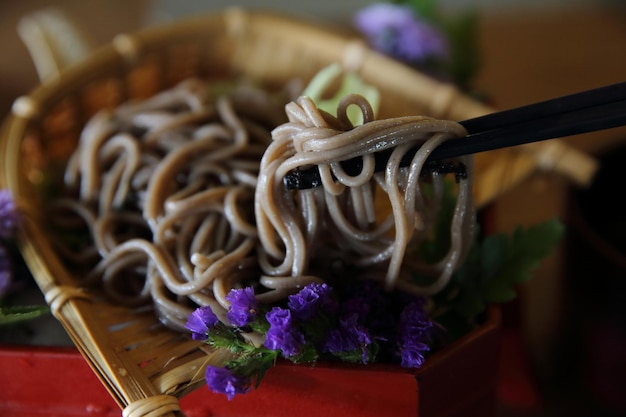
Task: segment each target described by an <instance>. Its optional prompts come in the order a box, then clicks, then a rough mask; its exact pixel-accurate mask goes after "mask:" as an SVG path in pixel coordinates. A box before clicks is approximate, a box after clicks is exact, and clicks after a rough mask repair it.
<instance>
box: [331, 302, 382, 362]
mask: <svg viewBox="0 0 626 417" xmlns="http://www.w3.org/2000/svg"><path fill="white" fill-rule="evenodd" d="M371 343H372V339H371V338H370V335H369V332H368V330H367V328H365V327H364V326H362V325H360V324H359V323H358V315H357V314H351V315H349V316H347V317H345V318H343V319H340V320H339V327H338V328H336V329H332V330H331V331H329V332H328V335H327V337H326V340H325V341H324V343H323V347H322V349H323V351H324V352H330V353H341V352H352V351H354V350H357V349H361V350H362V351H363V363H365V362H366V361H367V347H368V346H369V345H370V344H371Z"/></svg>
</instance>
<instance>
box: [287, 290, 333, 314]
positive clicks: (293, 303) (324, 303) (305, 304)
mask: <svg viewBox="0 0 626 417" xmlns="http://www.w3.org/2000/svg"><path fill="white" fill-rule="evenodd" d="M287 305H288V307H289V309H290V310H291V312H292V313H293V316H294V317H295V318H296V319H298V320H308V319H310V318H311V317H313V316H314V315H315V314H316V313H317V312H318V311H319V310H320V309H322V310H325V311H329V312H332V311H334V310H335V309H336V303H335V301H334V299H333V290H332V288H331V287H329V286H328V285H327V284H319V283H316V282H313V283H311V284H308V285H307V286H305V287H304V288H302V289H301V290H300V291H299V292H298V293H297V294H294V295H290V296H289V301H288V304H287Z"/></svg>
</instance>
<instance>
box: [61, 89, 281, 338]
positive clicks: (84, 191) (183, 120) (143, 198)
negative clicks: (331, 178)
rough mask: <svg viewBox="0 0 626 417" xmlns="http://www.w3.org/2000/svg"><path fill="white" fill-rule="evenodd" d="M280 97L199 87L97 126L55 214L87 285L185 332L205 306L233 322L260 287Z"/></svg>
mask: <svg viewBox="0 0 626 417" xmlns="http://www.w3.org/2000/svg"><path fill="white" fill-rule="evenodd" d="M280 97H281V95H280V94H273V95H270V94H269V93H268V92H266V91H263V90H260V89H255V88H252V87H249V86H248V87H241V86H240V87H238V88H236V89H234V90H233V91H231V92H230V93H229V94H228V95H221V96H219V97H216V96H215V95H214V94H211V88H210V86H209V84H207V83H206V82H203V81H200V80H196V79H192V80H187V81H185V82H183V83H181V84H180V85H178V86H176V87H175V88H172V89H170V90H166V91H164V92H162V93H160V94H159V95H157V96H155V97H153V98H151V99H148V100H146V101H142V102H137V103H128V104H125V105H122V106H120V107H119V108H116V109H114V110H113V111H101V112H100V113H98V114H96V115H94V117H92V118H91V119H90V120H89V122H88V123H87V125H86V126H85V128H84V130H83V131H82V133H81V137H80V140H79V144H78V146H77V148H76V150H75V151H74V152H73V154H72V156H71V158H70V160H69V162H68V165H67V169H66V173H65V188H66V191H67V192H65V193H63V198H60V199H58V200H56V201H55V202H54V203H53V206H52V207H53V216H52V218H53V220H54V222H55V230H57V231H60V232H61V234H60V239H58V240H57V241H56V243H57V244H58V245H59V246H60V251H61V253H62V254H63V255H64V256H65V258H66V259H67V260H68V263H69V265H71V267H72V268H73V269H74V270H75V271H76V275H77V276H82V277H84V278H83V282H82V284H84V285H85V286H92V285H101V286H102V288H103V289H104V292H105V294H107V295H108V296H109V297H111V298H112V299H113V300H114V301H116V302H119V303H124V304H127V305H141V304H145V303H146V302H150V300H151V301H152V302H153V303H154V306H155V309H156V311H157V313H158V315H159V317H160V319H161V321H162V322H164V323H165V324H166V325H168V326H170V327H173V328H177V329H183V326H184V324H185V321H186V319H187V316H188V315H189V313H190V312H191V311H192V309H193V308H195V306H197V305H211V306H212V307H213V309H214V311H216V312H220V311H224V307H225V306H227V304H228V303H227V302H226V301H225V300H224V296H225V294H226V293H227V292H228V291H229V290H230V288H231V287H232V286H233V285H237V283H238V282H242V281H248V280H250V279H258V278H257V277H258V272H257V262H256V258H255V256H254V251H255V247H256V242H257V240H258V236H257V230H256V228H255V226H254V216H253V210H252V206H253V197H254V188H255V185H256V181H257V175H258V168H259V160H260V159H261V156H262V154H263V152H264V151H265V149H266V148H267V146H268V144H269V143H270V141H271V129H272V128H273V127H275V126H277V125H279V124H281V123H283V122H284V121H286V118H285V113H284V110H283V106H284V103H285V101H286V100H287V99H286V98H285V99H282V100H279V98H280ZM85 232H86V233H87V235H88V236H87V237H85ZM77 236H83V238H80V239H78V240H79V242H78V245H79V247H78V248H77V242H76V240H77V239H76V237H77ZM68 238H69V239H71V241H70V240H68ZM63 242H65V244H64V243H63Z"/></svg>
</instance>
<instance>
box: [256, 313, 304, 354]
mask: <svg viewBox="0 0 626 417" xmlns="http://www.w3.org/2000/svg"><path fill="white" fill-rule="evenodd" d="M265 318H266V319H267V321H268V322H269V324H270V328H269V329H268V331H267V333H266V334H265V347H267V348H268V349H271V350H281V351H282V352H283V354H284V355H285V356H286V357H291V356H295V355H297V354H298V353H300V351H301V350H302V347H303V346H304V343H305V340H304V335H303V334H302V333H301V332H300V331H299V330H298V329H297V328H296V327H295V326H294V323H293V316H292V315H291V311H290V310H288V309H284V308H281V307H274V308H272V309H271V310H270V311H269V312H268V313H267V314H266V315H265Z"/></svg>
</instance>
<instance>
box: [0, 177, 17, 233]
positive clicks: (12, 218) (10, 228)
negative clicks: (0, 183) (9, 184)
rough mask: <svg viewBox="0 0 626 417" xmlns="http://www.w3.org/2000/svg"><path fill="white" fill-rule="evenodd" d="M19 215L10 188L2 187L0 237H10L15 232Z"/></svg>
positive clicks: (0, 195)
mask: <svg viewBox="0 0 626 417" xmlns="http://www.w3.org/2000/svg"><path fill="white" fill-rule="evenodd" d="M18 221H19V216H18V214H17V209H16V208H15V201H14V200H13V196H11V193H10V192H9V190H6V189H0V238H2V239H10V238H11V237H13V234H14V233H15V229H16V228H17V224H18Z"/></svg>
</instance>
